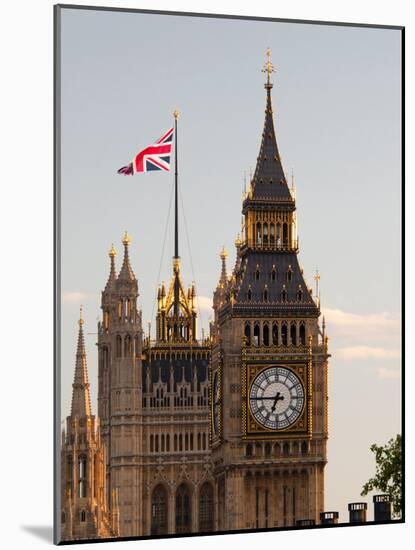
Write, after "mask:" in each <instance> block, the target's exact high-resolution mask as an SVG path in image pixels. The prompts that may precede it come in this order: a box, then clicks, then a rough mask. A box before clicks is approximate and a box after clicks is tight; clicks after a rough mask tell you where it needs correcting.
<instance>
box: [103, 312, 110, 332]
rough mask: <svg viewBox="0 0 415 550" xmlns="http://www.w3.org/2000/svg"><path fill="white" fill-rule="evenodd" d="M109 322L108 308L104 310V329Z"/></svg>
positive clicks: (106, 328)
mask: <svg viewBox="0 0 415 550" xmlns="http://www.w3.org/2000/svg"><path fill="white" fill-rule="evenodd" d="M109 324H110V313H109V311H108V310H106V311H104V329H105V330H108V327H109Z"/></svg>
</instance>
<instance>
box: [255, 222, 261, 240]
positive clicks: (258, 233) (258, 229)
mask: <svg viewBox="0 0 415 550" xmlns="http://www.w3.org/2000/svg"><path fill="white" fill-rule="evenodd" d="M256 242H257V244H262V228H261V224H260V223H259V222H258V223H257V224H256Z"/></svg>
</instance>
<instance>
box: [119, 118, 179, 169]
mask: <svg viewBox="0 0 415 550" xmlns="http://www.w3.org/2000/svg"><path fill="white" fill-rule="evenodd" d="M172 142H173V128H170V130H168V131H167V132H166V133H165V134H164V135H163V136H162V137H161V138H160V139H159V140H157V141H156V143H154V145H150V146H149V147H146V148H145V149H143V150H142V151H141V152H140V153H138V154H137V155H136V156H135V157H134V160H133V161H132V162H130V164H128V165H127V166H123V167H122V168H120V169H119V170H118V174H124V176H133V175H134V174H135V173H137V172H152V171H154V170H163V171H165V172H169V171H170V158H171V148H172Z"/></svg>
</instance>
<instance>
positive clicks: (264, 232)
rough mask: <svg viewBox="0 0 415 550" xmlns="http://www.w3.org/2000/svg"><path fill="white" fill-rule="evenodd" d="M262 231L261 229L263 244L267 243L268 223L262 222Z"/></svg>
mask: <svg viewBox="0 0 415 550" xmlns="http://www.w3.org/2000/svg"><path fill="white" fill-rule="evenodd" d="M262 231H263V238H264V244H268V224H267V223H264V226H263V230H262Z"/></svg>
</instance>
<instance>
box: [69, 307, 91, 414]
mask: <svg viewBox="0 0 415 550" xmlns="http://www.w3.org/2000/svg"><path fill="white" fill-rule="evenodd" d="M84 323H85V321H84V318H83V308H82V306H81V307H80V311H79V321H78V324H79V332H78V347H77V350H76V363H75V375H74V381H73V384H72V407H71V416H77V417H79V418H85V417H86V416H91V396H90V393H89V381H88V370H87V364H86V351H85V339H84V330H83V325H84Z"/></svg>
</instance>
